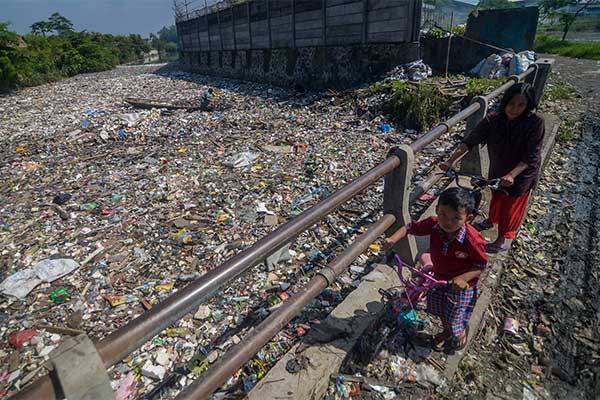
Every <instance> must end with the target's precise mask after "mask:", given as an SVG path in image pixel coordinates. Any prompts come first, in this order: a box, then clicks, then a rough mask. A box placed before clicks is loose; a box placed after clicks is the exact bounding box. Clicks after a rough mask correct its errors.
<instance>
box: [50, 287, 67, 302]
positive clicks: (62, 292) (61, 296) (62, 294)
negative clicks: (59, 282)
mask: <svg viewBox="0 0 600 400" xmlns="http://www.w3.org/2000/svg"><path fill="white" fill-rule="evenodd" d="M70 300H71V295H70V294H69V291H68V290H67V289H66V288H64V287H61V288H60V289H57V290H55V291H54V292H53V293H52V294H51V295H50V301H52V302H53V303H57V304H62V303H66V302H67V301H70Z"/></svg>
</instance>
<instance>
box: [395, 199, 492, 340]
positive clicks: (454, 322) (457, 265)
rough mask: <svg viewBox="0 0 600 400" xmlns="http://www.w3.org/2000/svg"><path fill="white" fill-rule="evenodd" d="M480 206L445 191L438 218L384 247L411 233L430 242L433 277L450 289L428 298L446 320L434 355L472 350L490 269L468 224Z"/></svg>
mask: <svg viewBox="0 0 600 400" xmlns="http://www.w3.org/2000/svg"><path fill="white" fill-rule="evenodd" d="M475 212H476V201H475V198H474V196H473V194H472V193H470V192H469V191H467V190H465V189H461V188H450V189H447V190H445V191H444V192H443V193H442V194H441V195H440V198H439V200H438V205H437V207H436V213H437V216H434V217H429V218H427V219H425V220H423V221H418V222H411V223H410V224H408V225H407V226H405V227H402V228H400V229H398V230H397V231H396V232H395V233H394V234H393V235H392V236H390V237H389V238H386V239H385V240H384V242H383V246H384V248H385V249H388V250H389V249H391V248H392V247H393V245H394V244H395V243H396V242H397V241H398V240H400V239H402V238H403V237H405V236H406V235H407V234H408V233H410V234H412V235H416V236H425V235H429V236H430V252H431V260H432V262H433V272H434V275H435V277H436V278H437V279H441V280H447V281H449V282H450V283H451V285H448V286H438V287H437V288H435V289H433V290H431V291H430V292H429V294H428V295H427V311H428V312H429V313H431V314H433V315H437V316H438V317H440V319H441V320H442V326H443V327H444V330H443V332H441V333H440V334H438V335H436V336H435V337H434V350H437V351H442V350H445V349H447V350H461V349H462V348H464V347H465V345H466V344H467V334H468V324H469V318H471V314H472V313H473V309H474V308H475V302H476V301H477V281H478V280H479V275H481V272H482V271H483V270H484V268H485V267H486V266H487V261H488V259H487V255H486V253H485V245H484V240H483V237H482V236H481V234H480V233H479V232H478V231H477V230H476V229H475V228H473V227H472V226H471V225H470V224H469V223H470V222H471V221H472V220H473V218H474V217H475Z"/></svg>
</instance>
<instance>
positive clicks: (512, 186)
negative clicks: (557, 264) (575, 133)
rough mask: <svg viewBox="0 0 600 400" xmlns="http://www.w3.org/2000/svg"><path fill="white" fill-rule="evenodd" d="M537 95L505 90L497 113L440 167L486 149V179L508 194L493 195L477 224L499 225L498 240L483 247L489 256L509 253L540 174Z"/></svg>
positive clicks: (519, 87)
mask: <svg viewBox="0 0 600 400" xmlns="http://www.w3.org/2000/svg"><path fill="white" fill-rule="evenodd" d="M535 106H536V101H535V92H534V90H533V88H532V87H531V85H529V84H527V83H525V84H521V83H519V84H516V85H514V86H512V87H511V88H509V89H508V90H507V91H506V93H505V94H504V97H503V98H502V100H501V102H500V107H499V110H498V112H497V113H490V114H488V115H487V116H486V117H485V118H484V119H483V120H482V121H481V122H480V123H479V124H477V126H476V127H475V129H474V130H473V132H471V134H469V135H468V136H467V137H465V139H464V140H463V142H462V143H461V144H460V145H459V147H458V149H457V150H456V151H455V152H454V154H452V156H451V157H450V158H449V159H448V161H446V162H445V163H443V164H442V165H440V168H441V169H443V170H448V168H450V167H451V166H452V165H453V164H454V162H455V161H456V160H457V159H458V158H460V157H461V156H462V155H463V154H464V153H466V152H468V151H469V150H470V149H471V148H472V147H473V146H475V145H479V144H486V145H487V149H488V153H489V158H490V171H489V178H490V179H496V178H500V179H501V185H502V186H503V188H504V190H505V191H506V193H503V192H499V191H495V192H494V193H493V194H492V201H491V203H490V212H489V218H488V219H487V220H485V221H483V222H481V223H480V224H477V225H478V226H477V227H478V229H479V230H486V229H490V228H491V227H492V226H494V225H498V238H497V239H496V240H495V241H494V242H492V243H489V244H488V245H487V246H486V249H487V251H488V253H498V252H501V251H506V250H508V249H509V248H510V244H511V242H512V240H513V239H514V238H515V236H516V232H517V230H518V228H519V226H520V225H521V223H522V222H523V217H524V216H525V211H526V208H527V201H528V199H529V194H530V192H531V189H532V188H533V187H534V186H535V184H536V182H537V179H538V178H539V174H540V166H541V161H542V155H541V153H542V142H543V140H544V120H543V119H542V117H540V116H539V115H537V114H535V113H533V112H532V111H533V109H534V108H535Z"/></svg>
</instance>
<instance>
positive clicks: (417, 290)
mask: <svg viewBox="0 0 600 400" xmlns="http://www.w3.org/2000/svg"><path fill="white" fill-rule="evenodd" d="M395 261H396V264H397V267H396V272H397V273H398V277H399V278H400V281H401V282H402V283H403V284H404V291H402V292H400V293H399V294H398V293H394V292H392V291H391V290H386V289H379V293H380V294H381V295H382V296H383V297H385V298H387V299H388V300H390V301H391V302H392V310H393V311H394V313H396V314H398V318H399V320H401V321H402V322H403V323H404V324H409V325H413V326H421V325H423V324H424V323H425V322H426V321H423V320H419V319H418V318H417V314H416V309H417V307H418V306H419V304H420V303H421V302H423V301H424V300H425V298H426V296H427V292H428V291H429V290H431V289H433V288H435V287H436V286H442V285H449V284H450V282H448V281H445V280H440V279H436V278H435V277H434V276H433V263H432V262H431V255H430V254H429V253H424V254H423V255H422V256H421V260H420V261H421V262H420V264H421V267H420V268H416V267H413V266H410V265H408V264H406V263H405V262H403V261H402V260H401V259H400V257H399V256H398V255H397V254H396V256H395ZM404 268H406V269H407V270H408V271H410V272H411V274H410V277H406V276H405V274H404V271H403V269H404Z"/></svg>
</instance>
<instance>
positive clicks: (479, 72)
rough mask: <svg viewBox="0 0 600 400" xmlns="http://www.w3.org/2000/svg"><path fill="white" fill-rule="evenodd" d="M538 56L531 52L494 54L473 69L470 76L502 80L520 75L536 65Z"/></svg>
mask: <svg viewBox="0 0 600 400" xmlns="http://www.w3.org/2000/svg"><path fill="white" fill-rule="evenodd" d="M535 60H536V55H535V53H534V52H533V51H531V50H526V51H522V52H520V53H517V54H515V53H504V54H501V55H499V54H492V55H490V56H489V57H487V58H484V59H482V60H481V61H480V62H479V63H477V65H476V66H475V67H473V69H471V70H470V71H469V74H470V75H473V76H478V77H480V78H489V79H500V78H504V77H508V76H512V75H519V74H521V73H523V72H525V71H526V70H527V68H529V66H530V65H531V64H533V63H535Z"/></svg>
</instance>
